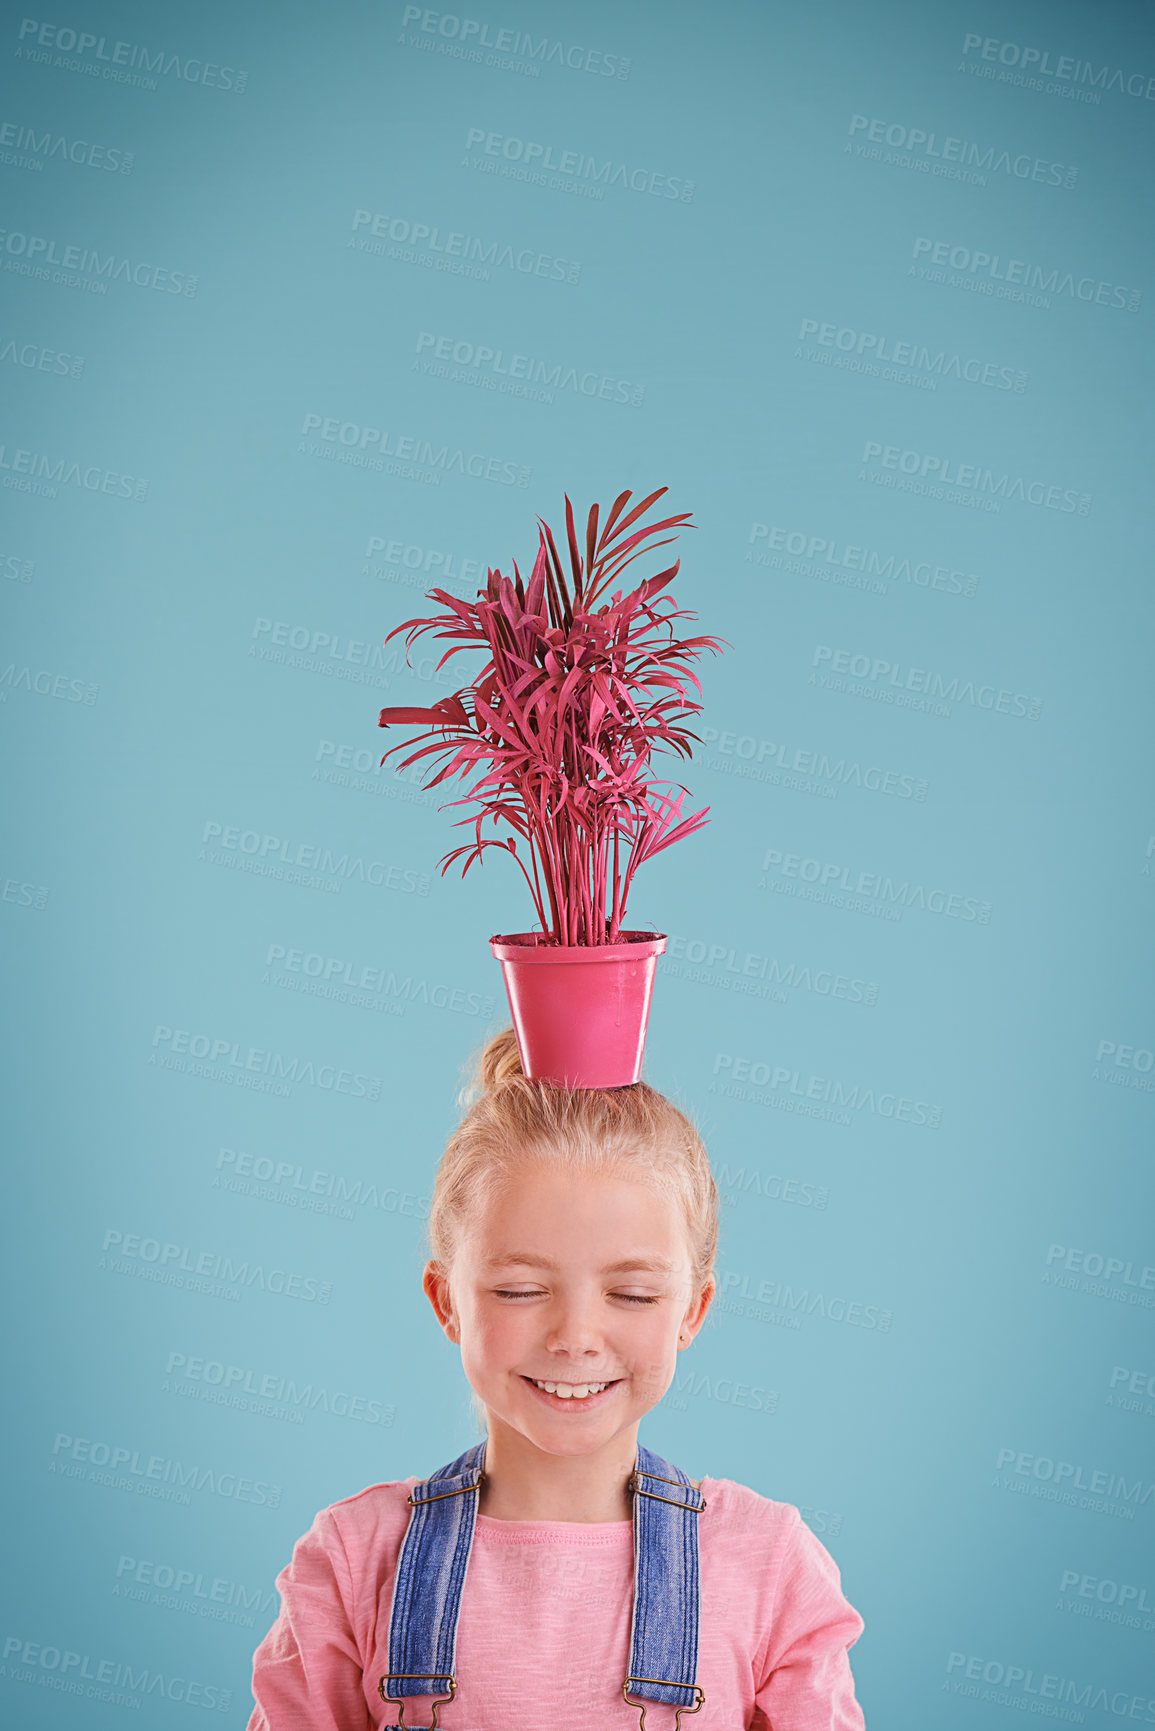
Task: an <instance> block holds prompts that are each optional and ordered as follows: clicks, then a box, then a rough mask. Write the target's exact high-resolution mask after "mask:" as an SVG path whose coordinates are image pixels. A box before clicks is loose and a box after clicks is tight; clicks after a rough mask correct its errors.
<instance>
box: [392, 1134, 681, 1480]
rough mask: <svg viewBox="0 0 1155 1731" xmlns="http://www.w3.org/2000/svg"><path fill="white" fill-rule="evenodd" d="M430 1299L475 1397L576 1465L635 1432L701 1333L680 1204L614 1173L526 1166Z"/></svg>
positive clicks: (429, 1286)
mask: <svg viewBox="0 0 1155 1731" xmlns="http://www.w3.org/2000/svg"><path fill="white" fill-rule="evenodd" d="M424 1284H425V1290H426V1292H427V1293H428V1295H429V1297H430V1299H431V1301H432V1303H433V1306H434V1309H435V1310H436V1311H437V1314H438V1319H439V1320H440V1321H441V1323H442V1326H443V1327H444V1329H445V1332H446V1334H447V1335H448V1336H449V1338H450V1340H453V1341H456V1342H458V1343H459V1344H460V1347H461V1361H462V1366H463V1368H464V1370H465V1374H466V1377H467V1378H468V1380H469V1383H470V1385H471V1386H472V1388H473V1390H474V1392H475V1393H476V1394H477V1396H478V1397H479V1399H480V1400H481V1401H482V1402H483V1403H484V1405H485V1406H486V1408H487V1409H488V1411H489V1413H490V1415H491V1418H497V1419H500V1420H503V1421H504V1423H505V1424H507V1425H508V1426H510V1427H511V1428H512V1429H513V1430H515V1431H518V1432H520V1433H521V1434H522V1435H523V1436H524V1437H526V1438H527V1439H528V1440H529V1441H530V1442H532V1443H534V1444H535V1445H536V1446H537V1447H538V1448H540V1449H542V1450H544V1451H545V1452H546V1453H547V1454H553V1455H585V1454H592V1453H594V1452H596V1451H597V1450H599V1449H601V1448H603V1447H604V1446H605V1445H606V1444H607V1443H609V1442H610V1441H611V1440H612V1439H613V1438H614V1437H616V1436H618V1435H619V1434H620V1433H621V1432H622V1431H625V1430H628V1429H629V1428H630V1427H631V1426H636V1425H637V1422H638V1420H639V1419H640V1418H641V1417H642V1415H643V1413H646V1412H648V1411H649V1409H650V1408H651V1407H652V1406H654V1405H655V1403H656V1402H657V1401H659V1400H660V1399H661V1397H662V1395H663V1394H664V1393H665V1392H666V1389H667V1388H668V1387H669V1386H670V1383H671V1381H672V1380H673V1375H674V1365H675V1361H676V1357H677V1353H678V1351H679V1349H680V1348H681V1347H683V1346H687V1345H688V1344H689V1342H690V1341H691V1340H692V1339H693V1337H694V1335H695V1334H696V1333H697V1331H698V1329H699V1328H700V1327H701V1324H702V1321H703V1319H704V1317H705V1314H706V1309H707V1306H708V1304H709V1302H710V1298H711V1297H712V1295H713V1290H714V1282H713V1279H712V1277H711V1279H710V1280H709V1281H708V1282H707V1284H706V1286H705V1287H704V1288H703V1289H702V1290H701V1292H697V1293H695V1292H694V1291H693V1289H692V1275H691V1265H690V1247H689V1242H688V1238H687V1233H686V1226H685V1220H684V1216H683V1212H682V1208H681V1205H680V1203H679V1202H678V1201H677V1200H676V1199H675V1198H674V1197H671V1196H668V1195H667V1194H665V1192H664V1191H662V1190H660V1189H659V1188H657V1186H656V1185H652V1184H649V1183H645V1182H639V1181H636V1180H634V1179H632V1178H629V1177H626V1176H625V1175H624V1174H623V1172H622V1169H621V1168H616V1169H615V1168H612V1167H611V1168H609V1169H608V1170H606V1171H603V1172H599V1173H581V1172H573V1171H568V1170H566V1169H564V1168H562V1167H560V1166H558V1165H556V1164H554V1163H551V1162H547V1161H539V1160H527V1161H526V1163H525V1165H524V1166H523V1167H522V1168H521V1170H520V1171H518V1173H517V1174H516V1175H515V1177H514V1179H513V1181H512V1182H511V1183H510V1184H508V1185H507V1186H506V1188H505V1190H504V1192H503V1193H499V1194H498V1195H497V1196H495V1197H494V1198H493V1199H492V1201H491V1202H490V1203H489V1205H488V1206H487V1207H485V1208H483V1209H481V1210H479V1212H478V1215H477V1217H476V1219H475V1220H473V1221H472V1222H471V1223H470V1226H469V1228H468V1230H467V1231H466V1232H465V1233H463V1235H462V1241H461V1243H460V1245H459V1247H458V1250H457V1253H456V1256H455V1258H454V1262H453V1267H452V1270H451V1273H450V1275H449V1278H448V1281H447V1280H446V1278H445V1276H444V1275H443V1274H442V1273H441V1272H440V1270H439V1269H438V1268H437V1265H436V1264H433V1263H430V1264H429V1266H428V1267H427V1269H426V1274H425V1283H424Z"/></svg>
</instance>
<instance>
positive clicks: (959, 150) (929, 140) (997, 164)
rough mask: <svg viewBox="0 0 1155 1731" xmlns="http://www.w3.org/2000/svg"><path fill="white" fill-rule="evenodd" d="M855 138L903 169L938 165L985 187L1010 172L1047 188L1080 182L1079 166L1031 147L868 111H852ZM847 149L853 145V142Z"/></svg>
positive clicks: (868, 152) (866, 150) (865, 152)
mask: <svg viewBox="0 0 1155 1731" xmlns="http://www.w3.org/2000/svg"><path fill="white" fill-rule="evenodd" d="M849 133H850V137H851V138H853V139H855V140H856V144H855V146H854V147H853V148H854V149H856V150H857V153H858V154H859V155H860V156H868V157H871V158H873V159H876V160H879V161H887V160H889V158H887V157H883V155H882V149H881V147H882V146H884V145H885V146H886V147H887V149H888V150H889V151H890V152H891V154H892V156H893V153H895V152H900V153H902V154H901V155H900V156H898V157H896V158H895V161H896V162H897V164H898V166H900V167H914V168H922V169H923V170H924V171H929V170H930V169H932V168H933V169H934V170H935V172H936V173H940V174H945V175H947V177H948V178H950V179H955V180H967V181H971V182H974V183H975V184H977V185H979V186H985V185H986V184H987V175H988V174H1005V175H1007V176H1008V177H1009V178H1011V179H1014V180H1033V181H1036V182H1037V183H1038V184H1039V185H1041V186H1063V187H1067V188H1070V187H1072V186H1074V184H1075V182H1076V181H1077V180H1078V178H1079V170H1078V169H1077V168H1071V167H1070V166H1068V165H1067V164H1065V163H1062V162H1052V161H1050V159H1049V158H1047V157H1043V156H1031V155H1030V154H1029V153H1028V152H1027V151H1016V152H1014V153H1013V154H1012V152H1011V151H1009V150H1005V149H1002V148H1000V146H998V145H995V144H985V145H979V144H975V143H973V142H972V140H970V139H969V138H953V137H950V136H949V135H943V134H940V133H937V132H927V131H926V129H925V127H921V126H907V125H905V124H904V123H903V122H902V121H897V120H878V119H875V118H872V117H871V116H870V115H867V114H852V115H851V117H850V127H849ZM846 149H847V150H848V151H849V150H851V149H852V146H851V145H849V144H848V145H847V146H846Z"/></svg>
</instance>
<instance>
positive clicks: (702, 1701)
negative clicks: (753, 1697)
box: [622, 1480, 706, 1731]
mask: <svg viewBox="0 0 1155 1731" xmlns="http://www.w3.org/2000/svg"><path fill="white" fill-rule="evenodd" d="M670 1482H671V1483H673V1482H674V1481H673V1480H671V1481H670ZM666 1500H667V1499H666V1498H664V1497H663V1499H662V1501H663V1502H665V1501H666ZM631 1683H665V1684H666V1685H667V1687H668V1688H670V1689H692V1690H693V1691H694V1693H695V1695H696V1696H697V1697H698V1702H697V1705H696V1706H694V1707H679V1708H677V1709H676V1710H675V1713H674V1731H679V1727H680V1725H681V1722H682V1714H683V1713H700V1712H701V1711H702V1708H703V1707H704V1706H705V1705H706V1691H705V1690H704V1689H703V1688H701V1686H700V1685H699V1684H697V1683H674V1682H672V1681H671V1680H670V1678H669V1677H627V1678H626V1680H625V1682H624V1683H623V1684H622V1700H623V1701H624V1702H625V1703H626V1706H627V1707H641V1709H642V1716H641V1718H640V1719H639V1720H638V1731H646V1708H647V1707H652V1706H653V1705H654V1703H653V1702H652V1701H644V1702H643V1701H631V1700H630V1696H629V1688H630V1684H631Z"/></svg>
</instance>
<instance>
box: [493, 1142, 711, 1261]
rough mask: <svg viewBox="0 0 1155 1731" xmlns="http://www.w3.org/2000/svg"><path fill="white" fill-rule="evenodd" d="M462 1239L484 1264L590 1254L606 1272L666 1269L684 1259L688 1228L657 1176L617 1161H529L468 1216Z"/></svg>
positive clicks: (678, 1204)
mask: <svg viewBox="0 0 1155 1731" xmlns="http://www.w3.org/2000/svg"><path fill="white" fill-rule="evenodd" d="M467 1237H468V1239H469V1240H470V1244H471V1249H472V1250H473V1253H474V1256H475V1258H476V1259H477V1260H478V1261H479V1262H480V1263H483V1264H484V1265H486V1266H496V1265H497V1263H498V1262H503V1263H509V1262H510V1261H512V1260H520V1261H526V1260H533V1261H534V1262H535V1263H537V1264H538V1265H539V1266H543V1267H544V1266H547V1265H549V1264H551V1263H552V1264H554V1265H559V1266H560V1265H561V1264H562V1263H564V1262H568V1261H571V1260H573V1259H575V1258H577V1257H580V1258H581V1260H582V1261H583V1262H587V1263H588V1262H589V1261H590V1260H591V1257H594V1258H596V1261H597V1263H598V1265H599V1266H600V1267H602V1268H603V1270H605V1271H608V1270H609V1269H611V1268H612V1269H614V1270H616V1271H617V1272H623V1271H625V1269H626V1268H627V1266H628V1267H632V1268H638V1267H640V1266H641V1265H642V1264H643V1263H644V1264H646V1265H647V1266H649V1267H651V1268H653V1269H655V1270H656V1271H658V1272H662V1271H665V1272H670V1271H672V1270H673V1269H674V1268H675V1267H681V1266H682V1265H683V1264H684V1263H685V1260H686V1255H687V1239H688V1229H687V1221H686V1215H685V1208H684V1206H683V1204H682V1201H681V1198H680V1197H679V1196H678V1194H677V1192H676V1191H675V1190H674V1188H673V1187H672V1186H671V1185H670V1184H669V1183H668V1182H666V1183H663V1182H661V1181H660V1179H659V1178H657V1177H656V1176H655V1175H651V1174H650V1173H647V1172H644V1171H637V1170H629V1169H626V1170H623V1168H622V1167H621V1165H619V1164H609V1165H602V1166H598V1167H595V1168H593V1169H582V1168H578V1169H575V1168H573V1167H569V1166H565V1165H562V1164H560V1163H558V1162H554V1161H548V1160H547V1161H541V1160H533V1161H527V1162H526V1163H524V1164H523V1165H519V1167H518V1168H517V1169H516V1170H515V1171H514V1172H513V1173H511V1174H510V1176H509V1177H508V1178H507V1179H506V1181H505V1182H504V1183H503V1184H502V1185H500V1187H498V1188H496V1189H495V1190H494V1191H493V1193H492V1194H491V1195H490V1196H489V1197H488V1198H487V1199H485V1200H484V1201H483V1202H482V1203H481V1206H480V1207H478V1208H477V1209H476V1210H475V1211H474V1212H473V1213H472V1214H471V1217H470V1219H469V1222H468V1225H467ZM514 1253H516V1255H514Z"/></svg>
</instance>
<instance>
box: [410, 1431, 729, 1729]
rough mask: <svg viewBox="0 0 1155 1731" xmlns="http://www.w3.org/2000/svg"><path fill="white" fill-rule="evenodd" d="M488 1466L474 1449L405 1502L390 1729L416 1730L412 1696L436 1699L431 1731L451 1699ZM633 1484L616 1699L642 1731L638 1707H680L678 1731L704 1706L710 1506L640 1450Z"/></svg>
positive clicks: (676, 1472)
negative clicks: (700, 1677)
mask: <svg viewBox="0 0 1155 1731" xmlns="http://www.w3.org/2000/svg"><path fill="white" fill-rule="evenodd" d="M484 1459H485V1444H484V1443H483V1442H481V1443H477V1444H476V1445H475V1446H474V1447H473V1448H471V1449H466V1451H465V1453H464V1454H463V1455H459V1456H458V1458H457V1459H456V1460H455V1461H451V1462H450V1464H449V1465H448V1466H446V1467H442V1468H441V1470H440V1472H436V1473H434V1474H433V1477H432V1478H429V1479H425V1480H423V1481H422V1482H421V1483H420V1484H417V1485H414V1487H413V1490H412V1491H411V1492H410V1495H409V1503H410V1506H411V1508H412V1510H413V1512H412V1514H411V1515H410V1517H409V1526H408V1529H407V1530H406V1533H405V1538H404V1541H403V1543H402V1546H401V1554H400V1556H399V1558H398V1561H397V1577H396V1580H395V1582H394V1586H393V1605H392V1609H391V1611H390V1616H389V1664H390V1666H391V1667H393V1668H392V1669H390V1670H389V1671H387V1672H386V1673H385V1675H384V1676H383V1677H382V1678H381V1681H380V1682H379V1683H378V1685H377V1689H378V1693H379V1694H380V1696H381V1699H382V1700H383V1701H388V1702H390V1703H391V1704H394V1705H398V1706H399V1711H398V1715H397V1727H396V1728H395V1731H414V1728H413V1727H411V1726H407V1725H406V1723H405V1700H406V1699H407V1698H408V1697H409V1696H412V1695H436V1696H437V1697H438V1699H437V1701H436V1702H435V1703H434V1705H433V1718H432V1726H431V1731H437V1709H438V1707H439V1706H443V1705H444V1704H445V1702H447V1701H452V1700H453V1697H454V1695H455V1694H456V1693H457V1678H456V1676H455V1674H454V1665H455V1663H456V1655H457V1617H458V1613H459V1611H460V1609H461V1589H462V1587H463V1586H464V1585H465V1571H466V1569H467V1567H468V1565H469V1554H470V1551H471V1549H472V1546H473V1531H474V1526H475V1524H476V1521H477V1506H478V1501H479V1486H480V1484H481V1481H482V1479H483V1477H484V1474H483V1472H482V1462H483V1461H484ZM629 1482H630V1489H631V1491H633V1493H634V1513H633V1519H634V1608H633V1618H632V1622H631V1626H630V1669H629V1674H628V1676H627V1677H626V1679H625V1681H624V1682H623V1684H622V1696H623V1699H624V1700H626V1701H627V1702H629V1704H630V1706H631V1707H636V1706H638V1705H639V1704H642V1705H641V1720H640V1722H639V1731H645V1723H646V1709H645V1705H644V1703H646V1702H652V1701H663V1702H665V1703H667V1704H668V1705H669V1706H672V1707H676V1708H677V1709H678V1711H677V1713H676V1714H675V1717H674V1731H679V1725H680V1722H681V1717H682V1713H683V1712H687V1713H697V1712H699V1711H700V1710H701V1708H702V1706H703V1704H704V1702H705V1699H706V1696H705V1693H704V1691H703V1690H702V1689H700V1688H699V1687H698V1684H697V1682H696V1681H695V1679H696V1676H697V1670H698V1606H699V1579H698V1516H699V1515H700V1514H701V1512H702V1510H703V1509H704V1508H705V1506H706V1503H705V1499H704V1498H703V1496H702V1494H701V1492H700V1491H697V1490H695V1489H694V1487H693V1485H692V1484H691V1483H690V1481H689V1479H688V1478H687V1477H686V1475H685V1473H683V1472H682V1471H681V1470H680V1469H679V1468H678V1467H675V1466H671V1465H670V1463H669V1462H668V1461H664V1460H663V1459H662V1457H661V1455H656V1454H653V1453H652V1452H651V1451H650V1450H649V1449H646V1448H643V1447H642V1446H641V1444H640V1443H639V1445H638V1458H637V1464H636V1466H635V1468H634V1471H633V1472H632V1473H631V1474H630V1481H629ZM631 1696H634V1697H637V1698H638V1699H634V1700H631ZM443 1731H449V1727H444V1728H443Z"/></svg>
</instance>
